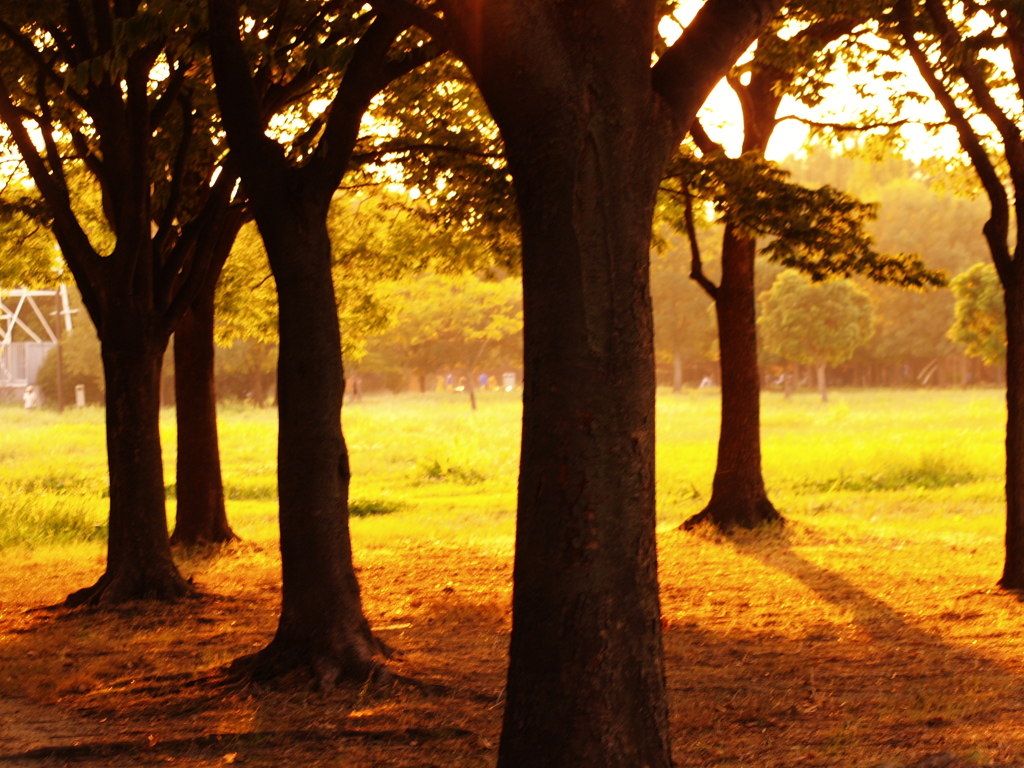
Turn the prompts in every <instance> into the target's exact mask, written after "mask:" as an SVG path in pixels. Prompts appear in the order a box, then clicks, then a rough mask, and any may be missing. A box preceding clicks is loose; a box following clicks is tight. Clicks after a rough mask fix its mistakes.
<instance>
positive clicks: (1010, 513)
mask: <svg viewBox="0 0 1024 768" xmlns="http://www.w3.org/2000/svg"><path fill="white" fill-rule="evenodd" d="M1014 267H1017V265H1016V264H1014ZM1021 274H1022V273H1020V271H1019V270H1017V271H1015V273H1014V275H1015V276H1017V279H1016V281H1015V282H1016V285H1014V284H1011V285H1010V286H1009V287H1007V285H1006V283H1004V290H1003V295H1004V298H1005V300H1006V562H1005V564H1004V566H1003V576H1002V578H1001V579H1000V580H999V585H1000V586H1001V587H1003V588H1004V589H1024V280H1021V279H1020V276H1021Z"/></svg>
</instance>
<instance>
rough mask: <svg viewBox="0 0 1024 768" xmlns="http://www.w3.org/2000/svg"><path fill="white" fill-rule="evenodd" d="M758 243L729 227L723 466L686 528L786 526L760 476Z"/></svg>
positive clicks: (719, 304)
mask: <svg viewBox="0 0 1024 768" xmlns="http://www.w3.org/2000/svg"><path fill="white" fill-rule="evenodd" d="M755 253H756V243H755V241H754V240H753V239H751V238H747V237H743V236H742V235H740V233H739V232H738V231H737V230H736V228H735V227H734V226H733V225H731V224H730V225H727V226H726V228H725V236H724V238H723V241H722V282H721V285H720V286H719V287H718V292H717V296H716V300H715V312H716V314H717V316H718V344H719V349H720V350H721V375H722V424H721V431H720V433H719V438H718V465H717V467H716V468H715V479H714V483H713V484H712V490H711V499H710V501H709V502H708V505H707V506H706V507H705V508H704V509H703V510H702V511H701V512H700V513H698V514H696V515H694V516H693V517H691V518H690V519H689V520H687V521H686V522H685V523H684V524H683V525H684V527H685V528H686V529H691V528H693V527H694V526H695V525H698V524H699V523H702V522H705V521H707V522H710V523H712V524H713V525H715V526H716V527H717V528H720V529H722V530H730V529H732V528H735V527H737V526H739V527H742V528H754V527H756V526H757V525H760V524H762V523H767V522H773V521H777V520H781V519H782V516H781V515H780V514H779V513H778V511H777V510H776V509H775V507H774V506H773V505H772V503H771V502H770V501H769V500H768V493H767V491H766V490H765V487H764V477H763V475H762V473H761V380H760V372H759V369H758V365H757V321H756V307H755V301H756V299H755V295H754V256H755Z"/></svg>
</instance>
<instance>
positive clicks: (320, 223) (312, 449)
mask: <svg viewBox="0 0 1024 768" xmlns="http://www.w3.org/2000/svg"><path fill="white" fill-rule="evenodd" d="M292 178H295V177H292ZM261 203H262V204H260V205H256V204H255V203H254V209H255V212H256V221H257V224H258V225H259V228H260V232H261V234H262V236H263V240H264V243H265V244H266V249H267V255H268V257H269V260H270V266H271V269H272V270H273V273H274V278H275V280H276V281H277V290H278V301H279V306H280V319H279V330H280V358H279V362H278V369H277V370H278V374H277V396H278V407H279V411H280V417H279V422H280V431H279V437H278V454H277V463H278V492H279V496H280V526H281V566H282V570H283V579H282V582H283V586H282V590H283V591H282V601H281V618H280V622H279V624H278V628H277V633H276V635H275V636H274V639H273V641H272V642H271V643H270V645H269V646H267V648H265V649H264V650H263V651H261V652H260V653H258V654H256V655H255V656H254V657H251V658H249V659H242V660H239V663H238V665H237V667H236V669H239V670H240V671H245V672H246V673H248V674H251V675H252V676H253V677H255V678H257V679H259V678H267V677H273V676H277V675H280V674H282V673H284V672H287V671H289V670H293V669H302V670H308V671H309V672H310V673H311V674H312V675H313V677H314V679H315V680H316V681H317V683H318V684H319V685H320V686H321V687H325V688H326V687H330V686H332V685H333V684H334V683H335V682H336V681H337V680H338V679H340V678H345V679H355V680H360V681H365V680H366V679H367V678H368V677H370V676H371V675H372V674H374V673H375V672H377V671H379V670H382V667H381V665H380V663H379V661H378V657H379V656H381V655H382V654H383V651H384V648H383V646H382V645H381V644H380V643H379V642H378V641H377V640H376V639H375V638H374V636H373V634H372V633H371V631H370V627H369V624H368V623H367V621H366V618H365V617H364V615H363V609H362V602H361V598H360V593H359V583H358V581H357V579H356V574H355V570H354V568H353V564H352V547H351V542H350V539H349V527H348V489H349V479H350V472H349V463H348V451H347V449H346V447H345V441H344V438H343V437H342V432H341V407H342V396H343V393H344V373H343V370H342V365H341V337H340V334H339V331H338V312H337V306H336V303H335V296H334V286H333V284H332V282H331V280H330V274H331V244H330V239H329V236H328V231H327V223H326V222H327V211H326V210H324V209H323V207H322V206H321V205H318V204H317V203H316V201H309V200H307V199H304V196H303V195H302V193H301V191H300V190H291V194H289V193H288V192H287V191H285V190H281V194H280V197H279V199H276V200H262V201H261ZM325 276H327V279H325Z"/></svg>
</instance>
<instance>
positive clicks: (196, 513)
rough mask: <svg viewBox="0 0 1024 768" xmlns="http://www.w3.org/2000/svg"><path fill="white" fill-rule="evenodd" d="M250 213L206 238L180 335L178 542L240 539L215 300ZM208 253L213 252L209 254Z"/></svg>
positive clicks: (234, 214) (233, 216)
mask: <svg viewBox="0 0 1024 768" xmlns="http://www.w3.org/2000/svg"><path fill="white" fill-rule="evenodd" d="M243 221H244V217H243V215H242V212H241V209H236V210H233V211H231V213H230V214H229V215H228V216H226V217H225V218H224V219H223V221H222V223H223V226H222V227H220V228H218V229H216V230H213V231H212V232H211V233H209V235H208V237H207V238H203V239H201V240H200V242H199V244H198V245H197V250H198V251H204V254H203V255H204V257H206V258H207V260H208V261H209V262H210V264H209V268H208V269H207V271H206V276H205V278H204V280H203V284H202V285H201V286H200V287H199V289H198V291H197V292H196V295H195V298H193V300H192V303H191V305H189V309H188V311H187V312H186V313H185V314H184V316H183V317H182V319H181V321H180V323H179V324H178V327H177V329H176V331H175V334H174V393H175V402H176V404H177V409H176V412H177V420H178V462H177V481H176V485H177V497H178V505H177V514H176V518H175V526H174V535H173V536H172V537H171V542H172V543H174V544H199V543H201V542H223V541H231V540H232V539H236V538H238V537H237V536H235V534H234V532H233V531H232V530H231V527H230V526H229V525H228V517H227V512H226V511H225V509H224V482H223V480H222V478H221V470H220V445H219V443H218V439H217V388H216V385H215V381H214V343H213V324H214V299H215V297H216V294H217V281H218V280H220V273H221V271H222V269H223V268H224V262H225V261H227V258H228V255H229V254H230V253H231V246H232V245H233V244H234V242H235V237H236V236H237V235H238V230H239V229H240V228H241V226H242V223H243ZM205 251H209V254H210V255H209V256H208V257H207V256H206V253H205Z"/></svg>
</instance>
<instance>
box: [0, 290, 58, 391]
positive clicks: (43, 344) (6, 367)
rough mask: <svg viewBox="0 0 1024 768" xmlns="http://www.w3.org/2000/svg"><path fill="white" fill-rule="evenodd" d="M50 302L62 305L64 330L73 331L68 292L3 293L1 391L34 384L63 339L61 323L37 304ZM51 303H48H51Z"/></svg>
mask: <svg viewBox="0 0 1024 768" xmlns="http://www.w3.org/2000/svg"><path fill="white" fill-rule="evenodd" d="M45 298H49V299H50V300H51V301H54V300H56V301H57V302H59V305H60V315H61V316H62V317H63V320H64V329H65V330H68V331H70V330H71V314H72V312H71V309H70V308H69V307H68V288H67V286H66V285H62V286H60V288H58V289H57V290H31V289H28V288H15V289H13V290H10V291H4V292H0V387H24V386H26V385H28V384H34V383H35V380H36V374H37V373H38V371H39V367H40V366H41V365H42V364H43V360H44V359H45V357H46V354H47V352H49V351H50V350H51V349H53V348H54V347H55V346H56V345H57V343H58V341H59V339H60V333H61V328H60V322H59V320H58V319H57V318H56V317H54V315H55V312H54V311H53V310H52V309H51V307H53V306H54V305H53V304H50V306H49V307H46V308H45V309H44V308H41V307H40V306H39V303H38V300H40V299H45ZM48 303H49V302H48Z"/></svg>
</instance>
